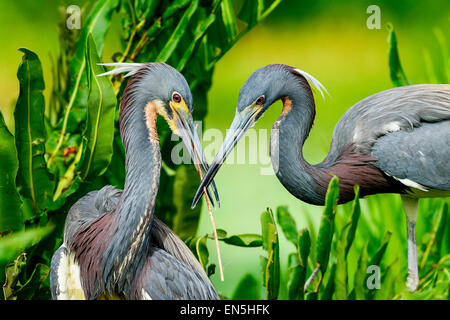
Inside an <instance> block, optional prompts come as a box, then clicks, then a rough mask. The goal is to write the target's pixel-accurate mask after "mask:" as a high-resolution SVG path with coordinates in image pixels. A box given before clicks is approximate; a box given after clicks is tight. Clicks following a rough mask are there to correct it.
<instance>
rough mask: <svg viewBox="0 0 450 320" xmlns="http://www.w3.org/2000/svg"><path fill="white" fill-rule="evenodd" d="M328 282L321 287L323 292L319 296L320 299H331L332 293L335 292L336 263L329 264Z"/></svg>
mask: <svg viewBox="0 0 450 320" xmlns="http://www.w3.org/2000/svg"><path fill="white" fill-rule="evenodd" d="M328 273H329V276H328V282H327V284H326V286H325V288H324V289H323V293H322V295H321V296H320V300H332V299H333V293H334V292H335V288H336V285H335V284H336V283H335V282H336V263H333V264H332V266H331V269H330V271H329V272H328Z"/></svg>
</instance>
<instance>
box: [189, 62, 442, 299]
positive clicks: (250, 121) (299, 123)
mask: <svg viewBox="0 0 450 320" xmlns="http://www.w3.org/2000/svg"><path fill="white" fill-rule="evenodd" d="M311 86H313V87H315V88H316V90H318V91H319V92H320V93H321V94H322V96H323V97H324V93H327V91H326V89H325V87H324V86H323V85H322V84H321V83H320V82H319V81H318V80H317V79H316V78H314V77H313V76H311V75H310V74H308V73H307V72H305V71H302V70H300V69H297V68H294V67H291V66H288V65H284V64H272V65H267V66H264V67H262V68H260V69H258V70H256V71H255V72H254V73H253V74H251V76H250V77H249V78H248V79H247V81H246V82H245V83H244V85H243V86H242V88H241V90H240V92H239V98H238V103H237V108H236V115H235V117H234V120H233V122H232V124H231V127H230V129H229V130H228V132H227V135H226V137H225V140H224V142H223V144H222V146H221V148H220V149H219V152H218V153H217V154H216V156H215V158H214V160H213V162H212V163H211V165H210V168H209V170H208V172H207V173H206V175H205V176H204V178H203V180H202V182H201V184H200V186H199V189H198V191H197V193H196V195H195V197H194V200H193V203H192V206H195V205H196V203H197V202H198V201H199V199H200V197H201V190H202V188H204V187H207V186H208V185H209V183H210V182H211V181H212V179H213V178H214V176H215V175H216V173H217V171H218V170H219V168H220V166H221V165H222V163H223V162H224V160H225V159H226V157H227V155H228V154H229V153H230V152H231V150H232V149H233V147H234V146H235V145H236V144H237V142H238V141H239V139H240V138H242V136H243V135H244V134H245V132H246V130H247V129H248V128H249V127H251V126H252V125H254V123H255V122H256V121H257V120H258V119H259V118H261V116H262V115H263V114H264V112H265V111H266V110H267V109H268V108H269V107H270V106H271V105H272V104H273V103H274V102H275V101H277V100H281V101H282V104H283V107H282V112H281V116H280V117H279V118H278V119H277V120H276V121H275V122H274V124H273V126H272V132H271V138H270V156H271V161H272V166H273V169H274V171H275V174H276V176H277V178H278V180H279V181H280V182H281V184H282V185H283V186H284V187H285V188H286V189H287V190H288V191H289V192H290V193H291V194H292V195H293V196H295V197H296V198H298V199H300V200H301V201H304V202H307V203H309V204H313V205H323V204H324V201H325V195H326V191H327V186H328V183H329V182H330V180H331V178H332V176H333V175H334V176H337V177H338V178H339V181H340V186H339V199H338V203H345V202H348V201H350V200H352V199H353V197H354V186H355V185H359V187H360V194H361V197H364V196H368V195H372V194H378V193H398V194H400V196H401V200H402V204H403V208H404V211H405V213H406V222H407V223H406V224H407V241H408V249H407V250H408V276H407V281H406V286H407V288H408V289H409V290H410V291H415V290H416V289H417V287H418V284H419V276H418V267H417V251H416V217H417V208H418V201H419V199H420V198H424V197H447V196H449V195H450V85H448V84H441V85H438V84H421V85H410V86H404V87H398V88H393V89H389V90H386V91H382V92H379V93H376V94H373V95H371V96H369V97H367V98H365V99H363V100H361V101H359V102H358V103H356V104H355V105H354V106H352V107H351V108H350V109H348V110H347V111H346V112H345V114H344V115H343V116H342V118H341V119H340V120H339V121H338V123H337V124H336V126H335V128H334V131H333V135H332V141H331V146H330V149H329V152H328V154H327V155H326V157H325V159H324V160H323V161H322V162H320V163H318V164H310V163H308V162H307V161H306V160H305V159H304V157H303V150H302V149H303V144H304V143H305V140H306V139H307V137H308V134H309V132H310V131H311V128H312V125H313V121H314V118H315V102H314V97H313V92H312V87H311Z"/></svg>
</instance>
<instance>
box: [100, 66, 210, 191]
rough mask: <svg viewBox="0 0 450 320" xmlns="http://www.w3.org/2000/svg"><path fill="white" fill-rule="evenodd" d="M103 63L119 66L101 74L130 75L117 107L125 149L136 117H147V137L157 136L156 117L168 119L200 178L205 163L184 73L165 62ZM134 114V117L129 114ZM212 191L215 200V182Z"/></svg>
mask: <svg viewBox="0 0 450 320" xmlns="http://www.w3.org/2000/svg"><path fill="white" fill-rule="evenodd" d="M105 65H109V66H117V67H118V68H116V69H114V70H111V71H109V72H106V73H104V74H102V75H106V74H115V73H122V72H128V73H127V75H126V76H129V75H132V76H133V77H132V78H131V79H130V81H129V83H128V85H127V87H126V89H125V91H124V93H123V97H122V101H121V107H120V127H121V134H122V140H123V142H124V146H125V148H126V149H127V145H129V144H131V141H130V137H131V136H133V134H134V133H133V132H132V131H133V130H138V129H137V128H138V127H139V126H135V123H133V121H141V120H139V119H145V120H146V121H144V123H145V125H146V127H147V130H148V131H149V135H148V136H149V137H150V139H157V138H158V137H157V136H156V134H157V133H156V130H155V129H156V127H155V121H156V116H157V115H160V116H162V117H164V119H165V120H166V121H167V123H168V125H169V127H170V129H171V130H172V132H173V133H175V134H176V135H178V136H180V137H181V139H182V140H183V142H184V144H185V146H186V150H187V151H188V152H189V155H190V156H191V158H192V160H193V163H194V165H195V167H196V169H197V171H198V173H199V175H200V178H202V177H203V174H204V173H206V171H207V170H208V164H207V162H206V158H205V156H204V153H203V149H202V146H201V143H200V139H199V136H198V133H197V130H196V128H195V126H194V120H193V118H192V112H193V110H194V108H193V99H192V94H191V91H190V89H189V85H188V83H187V82H186V79H185V78H184V76H183V75H182V74H181V73H180V72H178V71H177V70H176V69H175V68H173V67H171V66H169V65H168V64H165V63H111V64H105ZM142 108H143V109H142ZM133 114H134V115H137V117H135V116H132V115H133ZM136 119H137V120H136ZM213 190H214V193H215V194H216V199H217V200H218V196H217V191H216V188H215V186H214V185H213Z"/></svg>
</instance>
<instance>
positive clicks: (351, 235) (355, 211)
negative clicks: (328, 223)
mask: <svg viewBox="0 0 450 320" xmlns="http://www.w3.org/2000/svg"><path fill="white" fill-rule="evenodd" d="M354 190H355V200H353V204H352V215H351V218H350V221H349V223H350V228H349V229H348V233H347V239H346V245H345V257H347V255H348V252H349V251H350V248H351V246H352V244H353V240H354V239H355V234H356V228H357V226H358V221H359V217H360V216H361V205H360V203H359V186H358V185H356V186H355V187H354Z"/></svg>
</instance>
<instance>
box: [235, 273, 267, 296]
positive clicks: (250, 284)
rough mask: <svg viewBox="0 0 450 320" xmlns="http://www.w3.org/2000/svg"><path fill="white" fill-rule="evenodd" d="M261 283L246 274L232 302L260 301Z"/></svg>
mask: <svg viewBox="0 0 450 320" xmlns="http://www.w3.org/2000/svg"><path fill="white" fill-rule="evenodd" d="M259 299H260V294H259V283H258V281H257V280H256V279H255V277H254V276H253V275H251V274H249V273H248V274H246V275H245V276H243V277H242V279H241V280H240V281H239V283H238V285H237V287H236V289H234V292H233V297H232V300H259Z"/></svg>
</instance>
